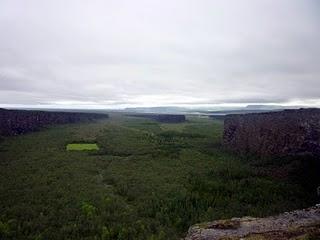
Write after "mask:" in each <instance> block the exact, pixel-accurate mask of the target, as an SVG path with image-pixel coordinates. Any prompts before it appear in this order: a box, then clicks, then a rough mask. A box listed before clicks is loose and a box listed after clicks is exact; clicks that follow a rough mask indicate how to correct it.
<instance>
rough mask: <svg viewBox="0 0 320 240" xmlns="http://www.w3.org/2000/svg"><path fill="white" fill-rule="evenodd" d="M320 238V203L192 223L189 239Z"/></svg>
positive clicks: (301, 239)
mask: <svg viewBox="0 0 320 240" xmlns="http://www.w3.org/2000/svg"><path fill="white" fill-rule="evenodd" d="M289 239H290V240H294V239H295V240H298V239H299V240H307V239H310V240H311V239H320V204H318V205H316V206H315V207H311V208H308V209H303V210H296V211H292V212H286V213H283V214H280V215H278V216H272V217H266V218H252V217H243V218H232V219H229V220H218V221H214V222H209V223H204V224H197V225H194V226H192V227H191V228H190V229H189V231H188V235H187V237H186V238H185V240H289Z"/></svg>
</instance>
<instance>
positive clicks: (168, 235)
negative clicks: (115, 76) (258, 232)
mask: <svg viewBox="0 0 320 240" xmlns="http://www.w3.org/2000/svg"><path fill="white" fill-rule="evenodd" d="M222 133H223V122H222V121H217V120H212V119H209V118H198V117H190V116H189V117H188V118H187V121H186V122H184V123H178V124H175V123H173V124H165V123H158V122H155V121H152V120H148V119H143V118H135V117H128V116H125V115H121V114H111V117H110V118H109V119H106V120H99V121H96V122H92V123H77V124H68V125H61V126H52V127H48V128H46V129H42V130H41V131H38V132H33V133H29V134H26V135H22V136H15V137H7V138H2V139H1V141H0V239H3V240H5V239H12V240H13V239H18V240H19V239H23V240H51V239H52V240H53V239H54V240H55V239H59V240H62V239H66V240H67V239H70V240H71V239H77V240H80V239H88V240H89V239H93V240H110V239H115V240H133V239H139V240H144V239H145V240H165V239H174V240H177V239H181V238H183V237H184V236H185V234H186V232H187V231H188V228H189V227H190V226H191V225H194V224H201V223H203V222H207V221H212V220H215V219H224V218H231V217H241V216H253V217H261V216H268V215H271V214H276V213H279V212H283V211H287V210H292V209H296V208H302V207H306V206H310V205H311V204H312V203H313V199H312V196H311V194H310V193H309V192H308V191H307V190H306V189H305V188H303V186H301V185H300V184H298V183H297V182H295V181H292V180H290V179H281V180H280V179H279V178H276V177H272V176H268V175H267V174H262V173H261V171H257V164H256V162H257V161H256V159H255V158H254V157H252V156H250V157H249V156H247V157H245V156H239V155H237V154H234V153H231V152H227V151H225V150H224V149H223V147H222V145H221V141H222ZM70 143H86V144H97V146H98V147H96V148H95V149H96V150H87V151H86V150H84V151H67V149H66V147H67V146H68V144H70Z"/></svg>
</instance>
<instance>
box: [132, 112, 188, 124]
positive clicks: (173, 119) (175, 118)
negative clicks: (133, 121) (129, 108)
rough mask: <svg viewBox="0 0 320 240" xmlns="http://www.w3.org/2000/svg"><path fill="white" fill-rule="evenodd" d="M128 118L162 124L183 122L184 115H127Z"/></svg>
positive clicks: (184, 119)
mask: <svg viewBox="0 0 320 240" xmlns="http://www.w3.org/2000/svg"><path fill="white" fill-rule="evenodd" d="M127 116H130V117H143V118H149V119H151V120H155V121H157V122H163V123H180V122H185V121H186V117H185V115H181V114H151V113H150V114H128V115H127Z"/></svg>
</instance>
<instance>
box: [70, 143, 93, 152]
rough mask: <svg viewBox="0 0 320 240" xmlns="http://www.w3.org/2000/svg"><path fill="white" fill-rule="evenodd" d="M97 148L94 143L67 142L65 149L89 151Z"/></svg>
mask: <svg viewBox="0 0 320 240" xmlns="http://www.w3.org/2000/svg"><path fill="white" fill-rule="evenodd" d="M91 150H99V147H98V145H97V144H96V143H69V144H68V145H67V151H91Z"/></svg>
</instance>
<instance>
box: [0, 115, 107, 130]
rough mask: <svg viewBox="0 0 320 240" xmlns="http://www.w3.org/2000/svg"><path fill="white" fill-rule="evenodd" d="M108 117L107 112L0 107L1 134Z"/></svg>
mask: <svg viewBox="0 0 320 240" xmlns="http://www.w3.org/2000/svg"><path fill="white" fill-rule="evenodd" d="M107 117H108V115H107V114H98V113H78V112H45V111H25V110H6V109H0V135H2V136H12V135H20V134H24V133H27V132H32V131H36V130H39V129H40V128H41V127H43V126H47V125H51V124H63V123H75V122H84V121H92V120H95V119H102V118H107Z"/></svg>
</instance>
